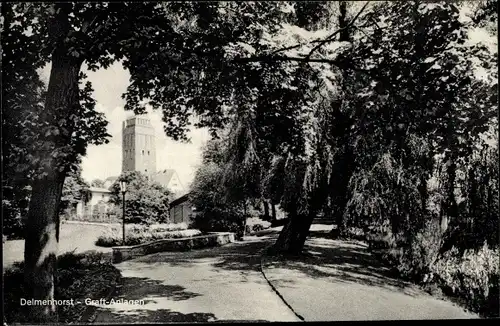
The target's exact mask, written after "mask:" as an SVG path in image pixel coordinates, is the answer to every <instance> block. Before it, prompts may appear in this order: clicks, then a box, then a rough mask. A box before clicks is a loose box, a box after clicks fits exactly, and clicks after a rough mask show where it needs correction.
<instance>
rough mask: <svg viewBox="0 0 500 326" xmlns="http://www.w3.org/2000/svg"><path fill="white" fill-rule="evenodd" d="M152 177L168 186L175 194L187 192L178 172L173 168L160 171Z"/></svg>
mask: <svg viewBox="0 0 500 326" xmlns="http://www.w3.org/2000/svg"><path fill="white" fill-rule="evenodd" d="M152 177H153V179H154V180H155V181H156V182H158V183H159V184H161V185H162V186H164V187H166V188H168V189H169V190H170V191H171V192H172V193H173V194H174V196H178V195H180V194H184V193H185V188H184V186H183V185H182V183H181V180H180V179H179V176H178V175H177V172H176V171H175V170H173V169H165V170H162V171H158V172H157V173H156V174H155V175H153V176H152Z"/></svg>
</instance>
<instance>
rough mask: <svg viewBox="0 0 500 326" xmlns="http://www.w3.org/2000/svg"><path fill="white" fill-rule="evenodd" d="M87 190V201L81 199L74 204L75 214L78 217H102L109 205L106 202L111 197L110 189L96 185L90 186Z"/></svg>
mask: <svg viewBox="0 0 500 326" xmlns="http://www.w3.org/2000/svg"><path fill="white" fill-rule="evenodd" d="M89 190H90V198H89V200H88V201H87V202H85V201H84V200H82V201H80V202H79V203H78V204H77V205H76V215H77V216H78V217H86V218H92V219H102V218H104V215H106V213H107V212H108V211H109V209H110V207H111V205H110V204H108V202H109V199H110V197H111V191H109V190H108V189H106V188H97V187H90V188H89ZM98 217H99V218H98Z"/></svg>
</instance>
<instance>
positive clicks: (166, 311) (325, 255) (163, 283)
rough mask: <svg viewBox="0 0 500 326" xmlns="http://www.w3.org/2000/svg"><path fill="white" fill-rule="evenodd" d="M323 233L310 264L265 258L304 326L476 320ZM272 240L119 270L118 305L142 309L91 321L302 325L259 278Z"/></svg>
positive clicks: (310, 243)
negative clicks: (313, 325)
mask: <svg viewBox="0 0 500 326" xmlns="http://www.w3.org/2000/svg"><path fill="white" fill-rule="evenodd" d="M320 229H321V228H319V229H318V226H317V225H313V228H312V237H311V238H310V239H308V240H307V242H306V250H307V253H308V255H307V256H306V258H304V257H302V258H300V259H296V260H287V261H280V260H279V259H275V258H268V257H264V258H263V259H262V262H263V266H264V272H265V274H266V277H267V278H268V279H269V280H270V281H271V283H272V284H273V286H274V287H275V288H276V289H277V290H278V292H279V293H280V295H281V296H282V297H283V298H284V299H285V300H286V302H287V304H289V305H290V306H291V307H292V308H293V309H294V311H295V312H297V313H298V314H300V315H301V316H302V317H303V318H304V319H305V321H335V320H401V319H441V318H446V319H456V318H458V319H462V318H477V317H476V316H475V315H473V314H469V313H467V312H465V311H464V310H463V309H462V308H460V307H458V306H456V305H454V304H452V303H450V302H448V301H443V300H440V299H437V298H434V297H432V296H430V295H429V294H427V293H425V292H423V291H422V290H420V289H418V288H417V287H416V286H414V285H411V284H408V283H405V282H403V281H401V280H399V279H398V278H397V277H395V276H394V275H391V273H390V272H389V270H388V269H387V268H386V267H384V266H382V265H381V264H380V263H379V262H378V261H377V260H376V259H375V258H373V256H372V255H371V254H370V253H369V252H368V249H367V248H366V246H363V245H359V244H352V243H349V242H345V241H335V240H329V239H325V238H322V237H321V235H320V236H319V237H318V234H317V233H318V230H320ZM275 231H276V230H275ZM319 232H320V233H321V231H319ZM315 233H316V234H315ZM275 239H276V234H267V235H265V236H261V237H248V238H247V239H246V240H245V241H244V242H237V243H233V244H229V245H226V246H223V247H218V248H210V249H205V250H197V251H191V252H177V253H157V254H152V255H148V256H144V257H140V258H137V259H134V260H130V261H126V262H123V263H121V264H118V265H116V266H117V267H118V268H119V269H120V270H121V271H122V275H123V277H124V284H123V286H122V287H121V288H120V289H118V291H117V292H116V293H115V294H114V296H113V298H114V299H115V300H116V299H127V300H137V299H142V300H144V302H145V304H144V305H131V304H118V303H115V304H107V305H98V309H97V315H96V318H95V320H94V322H96V323H133V322H197V321H198V322H204V321H229V320H232V321H246V320H248V321H299V318H297V316H296V315H295V314H294V313H293V312H292V311H291V309H289V308H288V307H287V306H286V305H285V303H284V302H283V301H282V300H281V298H280V297H279V296H278V295H277V294H276V293H275V292H274V290H273V289H272V288H271V287H270V286H269V284H268V283H267V281H266V280H265V279H264V277H263V275H262V274H261V271H260V263H261V253H262V250H263V249H264V248H265V247H267V246H268V245H270V244H271V243H272V242H273V241H275Z"/></svg>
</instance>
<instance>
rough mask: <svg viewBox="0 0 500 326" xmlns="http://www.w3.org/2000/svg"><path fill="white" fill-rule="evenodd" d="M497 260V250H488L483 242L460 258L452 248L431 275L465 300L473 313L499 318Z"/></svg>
mask: <svg viewBox="0 0 500 326" xmlns="http://www.w3.org/2000/svg"><path fill="white" fill-rule="evenodd" d="M499 257H500V252H499V250H498V248H496V249H491V248H489V247H488V245H487V244H486V242H485V243H484V245H483V246H482V247H481V248H479V249H476V250H474V249H467V250H466V251H465V252H464V253H463V254H462V255H461V254H460V250H458V249H457V248H456V247H453V248H452V249H451V250H450V251H447V252H446V253H445V254H444V255H443V257H442V258H441V259H440V260H438V261H437V263H436V264H434V265H433V268H432V273H433V274H432V276H433V277H434V278H436V279H437V281H438V282H439V283H440V285H441V286H443V287H444V288H445V289H446V290H451V293H452V294H453V295H455V296H459V297H461V298H464V299H465V300H466V303H467V306H468V307H470V308H471V309H472V310H474V311H476V312H480V313H481V314H483V315H485V316H487V317H498V308H499V307H498V304H499V297H498V293H499V287H498V285H499V283H498V282H499V266H500V265H499V264H500V262H499ZM429 281H430V280H429Z"/></svg>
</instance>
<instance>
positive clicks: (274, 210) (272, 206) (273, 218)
mask: <svg viewBox="0 0 500 326" xmlns="http://www.w3.org/2000/svg"><path fill="white" fill-rule="evenodd" d="M271 214H272V215H271V222H272V223H274V222H276V205H274V204H273V203H271Z"/></svg>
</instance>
